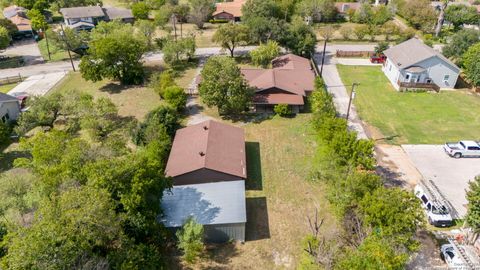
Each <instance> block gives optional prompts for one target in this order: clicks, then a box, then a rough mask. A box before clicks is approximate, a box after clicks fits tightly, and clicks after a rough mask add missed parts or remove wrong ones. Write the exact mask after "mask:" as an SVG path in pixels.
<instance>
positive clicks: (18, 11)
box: [3, 5, 27, 19]
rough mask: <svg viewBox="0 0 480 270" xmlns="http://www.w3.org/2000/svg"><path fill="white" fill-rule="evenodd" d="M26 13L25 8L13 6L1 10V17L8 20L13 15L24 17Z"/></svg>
mask: <svg viewBox="0 0 480 270" xmlns="http://www.w3.org/2000/svg"><path fill="white" fill-rule="evenodd" d="M26 12H27V9H26V8H24V7H19V6H16V5H13V6H9V7H6V8H4V9H3V16H4V17H5V18H7V19H10V18H11V17H13V16H15V15H23V16H25V14H26Z"/></svg>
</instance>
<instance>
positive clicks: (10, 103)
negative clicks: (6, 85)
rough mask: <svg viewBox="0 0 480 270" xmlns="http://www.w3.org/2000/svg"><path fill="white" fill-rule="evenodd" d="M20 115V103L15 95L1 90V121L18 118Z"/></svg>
mask: <svg viewBox="0 0 480 270" xmlns="http://www.w3.org/2000/svg"><path fill="white" fill-rule="evenodd" d="M19 115H20V103H19V102H18V99H17V98H16V97H14V96H10V95H7V94H4V93H1V92H0V121H1V122H3V123H6V122H9V121H14V120H17V118H18V116H19Z"/></svg>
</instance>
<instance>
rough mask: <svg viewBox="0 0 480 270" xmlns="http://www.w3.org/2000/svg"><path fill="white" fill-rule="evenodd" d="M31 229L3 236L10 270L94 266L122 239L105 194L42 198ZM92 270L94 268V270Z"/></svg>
mask: <svg viewBox="0 0 480 270" xmlns="http://www.w3.org/2000/svg"><path fill="white" fill-rule="evenodd" d="M40 205H41V208H40V209H39V210H38V212H37V213H36V215H35V219H34V221H33V223H32V224H31V225H30V227H25V228H20V229H19V230H18V231H13V232H11V233H10V235H9V236H8V237H9V239H10V241H9V243H8V244H7V247H8V254H7V255H6V256H5V257H4V258H3V262H4V264H5V265H6V266H7V267H8V268H9V269H72V268H77V267H80V268H83V267H85V266H86V267H88V265H89V264H92V265H91V266H96V264H97V263H100V262H102V261H103V263H105V259H102V258H101V254H102V252H108V251H109V250H110V249H113V248H115V246H116V245H118V244H120V243H122V242H123V241H125V240H124V239H123V238H124V235H123V233H122V230H121V226H120V217H118V216H117V215H116V213H115V211H114V209H115V204H114V202H113V201H112V200H111V199H110V198H109V194H108V192H107V191H105V190H101V189H95V188H90V187H82V188H73V189H70V190H68V191H66V192H64V193H63V194H62V195H60V196H59V197H58V198H53V199H52V200H49V199H45V200H44V201H42V203H41V204H40ZM93 268H95V267H93Z"/></svg>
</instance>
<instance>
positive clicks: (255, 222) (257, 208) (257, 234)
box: [245, 197, 270, 241]
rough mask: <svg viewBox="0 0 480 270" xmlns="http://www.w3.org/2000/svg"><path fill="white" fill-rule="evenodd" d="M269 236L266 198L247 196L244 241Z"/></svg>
mask: <svg viewBox="0 0 480 270" xmlns="http://www.w3.org/2000/svg"><path fill="white" fill-rule="evenodd" d="M268 238H270V226H269V223H268V207H267V198H266V197H258V198H247V224H246V228H245V241H255V240H261V239H268Z"/></svg>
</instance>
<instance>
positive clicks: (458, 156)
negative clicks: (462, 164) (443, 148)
mask: <svg viewBox="0 0 480 270" xmlns="http://www.w3.org/2000/svg"><path fill="white" fill-rule="evenodd" d="M453 157H454V158H461V157H462V154H461V153H455V154H454V155H453Z"/></svg>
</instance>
